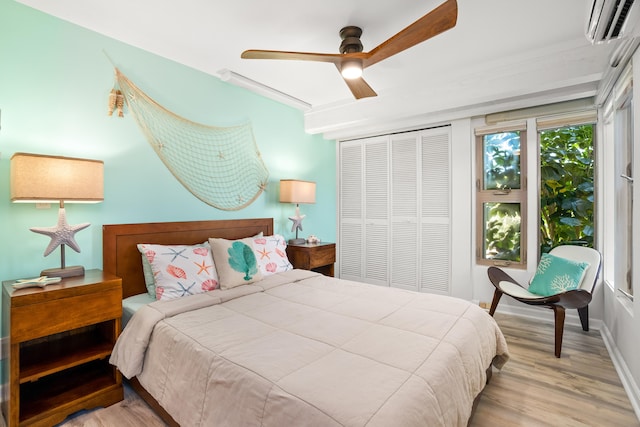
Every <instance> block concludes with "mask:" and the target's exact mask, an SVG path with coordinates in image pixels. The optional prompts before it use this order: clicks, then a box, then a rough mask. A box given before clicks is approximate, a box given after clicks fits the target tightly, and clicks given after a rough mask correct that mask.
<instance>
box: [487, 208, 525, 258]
mask: <svg viewBox="0 0 640 427" xmlns="http://www.w3.org/2000/svg"><path fill="white" fill-rule="evenodd" d="M484 217H485V224H486V228H485V235H484V241H485V245H486V246H485V258H486V259H495V260H508V261H515V262H520V223H521V218H520V204H519V203H485V205H484Z"/></svg>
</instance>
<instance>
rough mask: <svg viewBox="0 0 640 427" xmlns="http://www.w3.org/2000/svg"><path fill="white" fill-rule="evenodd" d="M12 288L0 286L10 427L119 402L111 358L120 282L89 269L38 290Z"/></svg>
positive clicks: (56, 419) (119, 390)
mask: <svg viewBox="0 0 640 427" xmlns="http://www.w3.org/2000/svg"><path fill="white" fill-rule="evenodd" d="M13 283H15V280H7V281H4V282H2V291H3V296H2V317H3V319H2V332H3V335H4V336H6V337H7V338H8V339H9V351H8V358H7V360H5V361H4V367H3V369H4V379H5V381H6V382H7V385H6V386H5V387H7V388H8V390H7V395H8V399H7V400H6V401H5V402H3V412H4V415H5V417H6V419H7V425H8V427H14V426H18V425H30V426H52V425H55V424H58V423H59V422H61V421H62V420H64V419H65V417H67V416H68V415H69V414H71V413H73V412H77V411H79V410H81V409H90V408H95V407H98V406H109V405H112V404H114V403H116V402H119V401H121V400H122V398H123V388H122V377H121V375H120V372H118V371H117V370H116V368H114V367H113V366H111V365H110V364H109V357H110V355H111V351H112V349H113V345H114V344H115V342H116V339H117V338H118V335H119V333H120V318H121V316H122V280H121V279H120V278H119V277H116V276H112V275H109V274H105V273H103V272H102V271H101V270H87V271H86V272H85V275H84V276H78V277H67V278H65V279H62V281H60V282H59V283H54V284H50V285H47V287H46V288H44V289H41V288H26V289H19V290H16V289H13V287H12V284H13Z"/></svg>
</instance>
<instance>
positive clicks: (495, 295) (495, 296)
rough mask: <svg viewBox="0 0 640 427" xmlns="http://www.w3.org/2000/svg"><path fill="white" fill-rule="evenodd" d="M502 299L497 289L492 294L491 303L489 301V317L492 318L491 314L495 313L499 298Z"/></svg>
mask: <svg viewBox="0 0 640 427" xmlns="http://www.w3.org/2000/svg"><path fill="white" fill-rule="evenodd" d="M501 297H502V292H500V291H499V290H498V289H496V291H495V292H494V293H493V301H491V308H490V309H489V315H490V316H493V313H495V312H496V308H498V303H499V302H500V298H501Z"/></svg>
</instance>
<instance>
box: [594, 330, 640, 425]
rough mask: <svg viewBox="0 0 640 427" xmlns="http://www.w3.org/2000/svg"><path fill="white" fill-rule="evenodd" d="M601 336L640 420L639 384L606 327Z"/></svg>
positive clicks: (601, 331)
mask: <svg viewBox="0 0 640 427" xmlns="http://www.w3.org/2000/svg"><path fill="white" fill-rule="evenodd" d="M600 334H601V335H602V340H603V341H604V345H605V346H606V347H607V351H608V352H609V357H610V358H611V362H612V363H613V366H614V367H615V368H616V372H617V373H618V376H619V377H620V381H621V382H622V386H623V387H624V389H625V391H626V392H627V396H629V401H630V402H631V406H632V407H633V410H634V411H635V412H636V417H638V419H639V420H640V388H638V384H637V383H636V381H635V379H634V378H633V376H632V375H631V371H629V367H628V366H627V363H626V362H625V361H624V358H623V357H622V354H621V353H620V351H619V350H618V346H616V343H615V341H614V340H613V336H612V335H611V332H610V331H609V329H608V328H607V326H606V325H604V326H603V327H602V328H601V329H600Z"/></svg>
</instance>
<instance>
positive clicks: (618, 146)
mask: <svg viewBox="0 0 640 427" xmlns="http://www.w3.org/2000/svg"><path fill="white" fill-rule="evenodd" d="M630 89H631V82H629V83H628V85H627V87H626V88H625V90H624V91H623V93H622V94H621V96H620V98H619V99H618V103H617V107H616V110H615V116H614V148H615V153H616V155H615V158H614V164H615V166H614V170H615V177H614V179H615V184H614V186H615V190H614V191H615V199H616V203H615V218H616V222H615V225H614V235H615V236H616V239H615V247H614V251H615V254H616V256H615V266H614V270H615V273H614V278H615V279H614V280H615V283H616V287H617V288H618V289H619V290H620V291H622V293H623V294H625V295H626V296H628V297H632V296H633V281H632V280H633V237H632V236H633V208H634V207H633V91H632V90H630Z"/></svg>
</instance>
